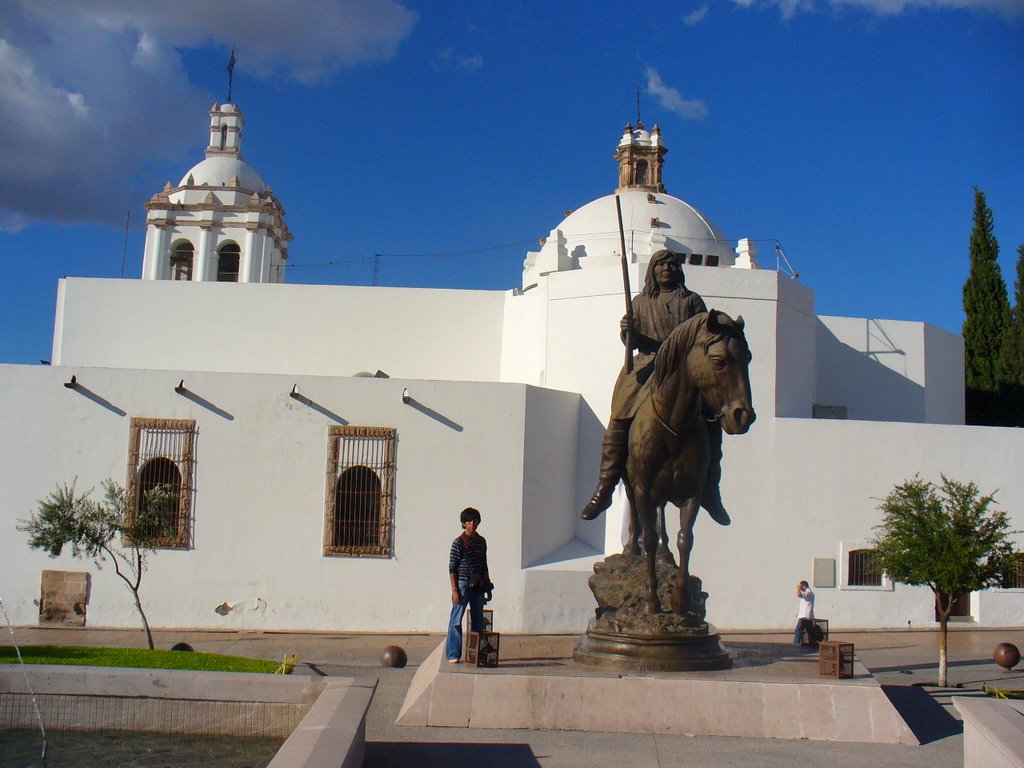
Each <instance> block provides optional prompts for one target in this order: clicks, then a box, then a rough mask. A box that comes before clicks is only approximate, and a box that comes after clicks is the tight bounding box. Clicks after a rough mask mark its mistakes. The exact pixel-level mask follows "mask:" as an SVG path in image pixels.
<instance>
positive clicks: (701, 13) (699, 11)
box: [683, 3, 708, 27]
mask: <svg viewBox="0 0 1024 768" xmlns="http://www.w3.org/2000/svg"><path fill="white" fill-rule="evenodd" d="M707 15H708V4H707V3H704V4H703V5H702V6H700V7H699V8H696V9H694V10H693V11H691V12H690V13H688V14H686V15H685V16H683V24H685V25H686V26H688V27H695V26H696V25H698V24H700V23H701V22H702V21H704V17H705V16H707Z"/></svg>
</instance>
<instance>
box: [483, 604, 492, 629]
mask: <svg viewBox="0 0 1024 768" xmlns="http://www.w3.org/2000/svg"><path fill="white" fill-rule="evenodd" d="M493 631H494V611H492V610H491V609H490V608H484V632H493Z"/></svg>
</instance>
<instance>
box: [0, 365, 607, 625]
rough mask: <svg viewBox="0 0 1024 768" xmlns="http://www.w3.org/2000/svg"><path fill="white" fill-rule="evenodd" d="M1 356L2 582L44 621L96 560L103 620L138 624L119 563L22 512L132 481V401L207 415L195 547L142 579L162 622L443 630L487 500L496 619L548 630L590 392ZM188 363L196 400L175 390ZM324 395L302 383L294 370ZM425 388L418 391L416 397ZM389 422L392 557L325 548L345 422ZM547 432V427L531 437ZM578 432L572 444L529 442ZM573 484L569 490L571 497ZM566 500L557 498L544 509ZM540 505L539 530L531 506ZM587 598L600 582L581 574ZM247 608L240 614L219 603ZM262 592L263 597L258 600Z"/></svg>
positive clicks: (135, 409)
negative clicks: (539, 605) (336, 435)
mask: <svg viewBox="0 0 1024 768" xmlns="http://www.w3.org/2000/svg"><path fill="white" fill-rule="evenodd" d="M74 373H75V374H76V376H77V380H78V382H79V384H80V385H81V388H80V389H77V390H71V389H66V388H65V387H63V386H62V382H64V381H67V380H68V379H69V378H70V376H71V374H72V370H70V369H66V368H58V367H44V366H0V385H2V386H3V387H4V389H5V391H8V392H10V393H11V395H10V396H9V397H5V398H4V399H3V400H2V401H0V420H2V423H4V425H5V434H6V435H7V436H8V437H7V439H5V440H4V441H3V442H2V444H0V509H2V510H3V511H2V514H0V526H2V530H3V535H2V536H0V560H2V561H3V563H4V568H3V584H2V589H3V597H4V602H5V605H6V607H7V610H8V612H9V613H10V614H11V619H12V621H14V622H15V623H34V622H35V621H36V618H37V607H36V605H34V604H33V600H36V599H38V597H39V589H40V581H39V580H40V573H41V571H42V570H43V569H50V568H56V569H66V570H88V571H91V572H93V578H94V581H93V586H92V592H91V599H90V603H89V608H88V621H89V624H90V625H94V626H127V627H133V626H136V625H137V619H136V616H135V612H134V609H133V607H132V604H131V599H130V594H129V592H128V591H127V589H125V588H124V586H123V585H122V584H121V583H120V582H118V581H117V580H116V577H115V576H114V575H113V573H112V572H111V570H110V569H109V568H107V569H104V570H103V571H100V572H96V571H95V569H94V568H92V566H91V565H88V564H86V563H83V562H81V561H75V560H73V559H72V558H71V557H70V556H69V554H67V553H65V555H63V556H62V557H60V558H58V559H56V560H51V559H49V558H48V557H46V556H45V554H43V553H41V552H36V551H32V550H30V549H29V548H28V546H27V544H26V535H25V534H23V533H21V532H18V531H16V530H15V526H16V520H17V518H19V517H26V516H27V515H28V513H29V512H30V511H32V510H33V509H34V508H35V504H36V500H37V499H39V498H42V497H44V496H45V495H46V494H47V493H48V492H50V491H51V490H53V488H54V487H55V485H56V484H57V483H58V482H70V481H71V480H73V479H74V478H75V477H78V487H79V488H80V489H84V488H88V487H91V486H96V487H97V488H98V487H99V484H100V481H101V480H103V479H104V478H107V477H112V478H114V479H115V480H117V481H118V482H120V483H122V484H123V483H124V482H125V477H124V475H125V465H126V459H127V448H128V429H129V422H130V417H131V416H149V417H162V418H192V419H195V420H196V423H197V430H198V437H197V440H196V449H195V456H196V463H195V488H196V491H195V495H194V504H193V510H194V535H193V548H192V549H190V550H185V551H172V550H162V551H160V552H158V553H157V554H156V555H155V556H154V557H153V558H152V563H151V567H150V572H149V573H148V574H147V575H146V577H145V579H144V582H143V598H144V601H145V605H146V607H147V608H148V610H149V616H150V620H151V622H152V623H153V625H154V626H158V627H207V628H218V627H230V628H239V627H252V628H266V629H272V628H277V629H322V630H331V629H338V630H341V629H349V630H407V631H425V630H434V631H437V630H439V629H441V628H443V626H444V623H445V620H446V616H447V613H448V609H449V605H450V604H449V602H448V601H449V591H448V589H447V582H448V577H447V557H448V549H449V546H450V544H451V541H452V539H453V538H455V536H456V535H458V533H459V531H460V527H459V524H458V513H459V512H460V511H461V510H462V509H463V508H464V507H466V506H470V505H472V506H476V507H478V508H479V509H480V510H481V512H482V514H483V525H482V527H481V532H482V533H483V534H484V535H485V536H486V537H487V538H488V541H489V543H490V550H491V551H490V565H491V569H492V573H493V580H494V581H495V583H496V584H497V585H498V591H497V595H498V601H497V602H496V603H495V616H496V621H498V622H500V626H501V627H502V629H503V630H505V631H517V630H518V631H521V630H524V629H526V628H531V629H536V630H538V631H544V630H551V629H554V628H555V627H552V626H550V625H549V626H544V625H538V622H537V621H536V620H534V619H532V618H528V617H526V616H525V615H524V613H525V612H526V611H527V610H528V609H529V607H528V605H527V603H526V601H525V600H524V598H523V593H524V590H525V580H526V576H525V572H524V570H523V568H522V563H523V559H524V556H527V557H530V558H533V559H536V558H537V557H540V556H541V555H542V554H543V552H545V551H547V549H548V548H554V547H555V546H556V544H558V543H559V542H562V541H568V540H571V538H572V522H571V520H572V519H571V518H566V517H565V512H564V508H565V506H566V504H568V503H569V501H567V500H565V499H561V500H560V499H558V493H559V491H558V489H559V487H560V486H559V482H560V480H561V479H562V478H563V477H566V476H570V477H571V475H572V471H573V470H572V467H573V466H574V463H575V453H574V451H573V448H572V446H573V445H574V442H575V437H574V434H575V422H576V418H577V413H578V408H579V406H578V403H579V397H578V395H574V394H567V393H560V392H551V391H536V390H531V389H530V388H528V387H524V386H522V385H518V384H479V383H453V382H438V381H423V380H415V381H412V380H400V379H390V380H381V379H348V378H326V377H284V376H266V375H233V374H200V373H182V372H173V373H171V372H160V371H139V370H124V369H100V368H76V369H74ZM181 376H184V377H185V379H186V387H187V388H188V389H189V390H190V391H191V392H192V393H193V395H194V397H186V396H183V395H180V394H177V393H176V392H175V391H174V386H175V385H176V384H177V383H178V381H179V379H180V377H181ZM296 383H297V384H298V386H299V388H300V391H301V392H302V393H303V394H304V395H305V396H306V397H308V398H310V400H312V401H313V402H314V403H315V405H314V406H312V407H311V406H309V405H306V404H304V403H302V402H299V401H297V400H295V399H292V398H290V397H289V396H288V393H289V391H290V390H291V387H292V385H293V384H296ZM405 388H408V390H409V393H410V394H411V396H412V397H413V399H414V400H413V402H412V403H411V404H403V402H402V399H401V395H402V391H403V389H405ZM337 423H351V424H354V425H373V426H391V427H395V428H396V429H397V431H398V437H397V448H396V476H395V478H396V487H395V526H394V547H395V551H394V557H393V558H390V559H375V558H339V557H324V556H323V555H322V554H321V543H322V535H323V534H322V531H323V520H324V473H325V469H326V450H327V427H328V426H329V425H331V424H337ZM531 433H536V434H534V435H533V436H532V437H531V436H530V435H531ZM526 440H530V442H531V443H534V444H536V445H544V444H551V445H552V446H553V447H557V446H560V448H559V449H558V450H557V451H556V453H563V454H567V455H566V456H565V457H564V459H563V460H562V461H561V462H559V461H558V460H553V459H548V460H545V461H540V460H538V458H537V456H536V454H531V455H530V458H529V462H528V465H527V470H528V471H527V473H525V477H526V478H527V481H526V482H524V441H526ZM566 467H568V468H569V469H566ZM571 495H572V493H571V491H570V492H566V491H563V492H562V496H563V497H565V496H571ZM545 498H552V499H553V504H557V506H558V510H555V509H544V508H543V507H542V502H543V499H545ZM527 507H529V508H531V509H534V510H536V511H535V513H534V514H532V515H531V517H530V521H529V522H530V524H529V528H528V530H524V526H523V522H522V512H523V509H524V508H527ZM575 583H576V584H577V586H578V587H579V589H578V590H577V593H576V595H575V597H574V598H573V599H574V600H576V601H577V602H580V604H581V605H582V601H584V600H587V599H589V594H588V593H586V588H585V578H583V577H582V575H581V574H576V580H575ZM224 602H227V603H229V604H231V605H238V606H239V608H238V610H236V611H233V612H231V613H229V614H228V615H227V616H220V615H218V614H216V613H214V610H213V609H214V608H215V607H216V606H218V605H220V604H221V603H224ZM260 606H262V607H260Z"/></svg>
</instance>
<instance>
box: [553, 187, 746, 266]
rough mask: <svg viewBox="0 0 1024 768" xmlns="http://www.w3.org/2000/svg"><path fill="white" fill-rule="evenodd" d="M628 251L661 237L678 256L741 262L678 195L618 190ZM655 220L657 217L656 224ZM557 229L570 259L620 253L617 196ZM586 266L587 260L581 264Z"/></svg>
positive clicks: (579, 213) (596, 203) (578, 213)
mask: <svg viewBox="0 0 1024 768" xmlns="http://www.w3.org/2000/svg"><path fill="white" fill-rule="evenodd" d="M619 200H620V201H621V204H622V226H623V229H624V230H625V233H626V250H627V251H634V252H637V250H638V249H637V247H636V246H637V245H638V244H639V242H634V241H642V242H644V243H647V242H650V241H651V238H652V236H658V235H660V236H662V237H664V238H665V240H666V244H665V245H664V247H665V248H667V249H668V250H670V251H673V252H675V253H699V254H704V255H707V254H714V255H717V256H718V258H719V265H720V266H723V267H725V266H731V265H732V264H733V263H734V262H735V260H736V253H735V252H734V251H733V248H732V246H731V245H730V244H729V242H728V241H727V240H726V239H725V236H724V235H723V234H722V233H721V231H719V229H718V227H716V226H715V225H714V224H712V223H711V222H710V221H709V220H708V218H707V217H706V216H704V214H702V213H701V212H700V211H698V210H697V209H696V208H694V207H693V206H692V205H690V204H689V203H686V202H684V201H682V200H680V199H679V198H677V197H672V196H671V195H666V194H664V193H659V192H645V191H642V190H635V189H628V190H623V191H621V192H619ZM652 219H657V222H656V223H652ZM558 229H559V230H560V231H561V232H562V234H563V235H564V236H565V239H566V248H567V249H568V251H569V254H570V256H572V257H575V258H577V259H583V258H585V257H587V256H591V255H595V256H603V255H605V254H611V253H618V252H619V224H618V219H617V217H616V214H615V195H606V196H605V197H600V198H598V199H597V200H594V201H593V202H590V203H587V204H586V205H584V206H583V207H582V208H580V209H578V210H576V211H573V212H572V213H571V214H569V216H567V217H566V218H565V219H564V220H563V221H562V223H561V224H559V225H558ZM582 263H585V262H582Z"/></svg>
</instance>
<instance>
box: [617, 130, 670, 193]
mask: <svg viewBox="0 0 1024 768" xmlns="http://www.w3.org/2000/svg"><path fill="white" fill-rule="evenodd" d="M666 152H668V149H667V148H666V147H665V145H664V144H662V143H661V129H660V128H658V126H657V125H655V126H654V128H653V129H652V130H651V131H650V132H649V133H648V132H647V131H645V130H644V124H643V123H642V122H640V121H639V120H637V122H636V129H635V130H634V128H633V125H632V124H631V123H627V124H626V129H625V130H624V131H623V133H622V138H621V139H620V140H619V146H618V149H617V151H616V153H615V159H616V160H617V161H618V163H619V190H623V189H641V190H646V191H648V192H664V191H665V185H664V184H662V183H661V165H662V163H663V158H664V156H665V153H666Z"/></svg>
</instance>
